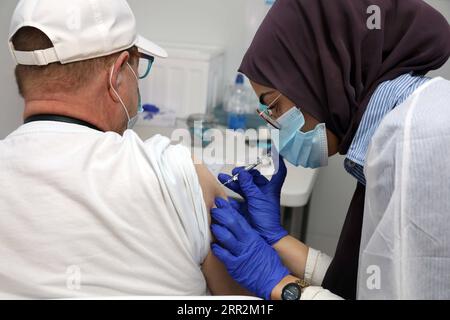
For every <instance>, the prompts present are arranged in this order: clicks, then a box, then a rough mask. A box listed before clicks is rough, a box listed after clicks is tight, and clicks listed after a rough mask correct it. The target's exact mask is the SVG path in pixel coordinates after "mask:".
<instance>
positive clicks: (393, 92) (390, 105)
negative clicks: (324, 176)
mask: <svg viewBox="0 0 450 320" xmlns="http://www.w3.org/2000/svg"><path fill="white" fill-rule="evenodd" d="M428 80H430V78H427V77H424V76H413V75H412V74H405V75H402V76H400V77H398V78H396V79H394V80H391V81H386V82H383V83H382V84H380V85H379V86H378V88H377V90H375V92H374V94H373V95H372V98H371V99H370V102H369V104H368V106H367V110H366V112H365V114H364V116H363V118H362V120H361V124H360V125H359V128H358V131H357V132H356V135H355V138H354V139H353V142H352V144H351V146H350V149H349V151H348V153H347V158H346V159H345V163H344V166H345V170H347V172H348V173H349V174H351V175H352V176H353V177H355V178H356V179H357V180H358V182H360V183H361V184H363V185H366V178H365V176H364V165H365V163H366V155H367V152H368V149H369V144H370V141H371V140H372V137H373V135H374V134H375V132H376V130H377V129H378V127H379V126H380V124H381V122H382V121H383V119H384V117H385V116H386V115H387V114H388V113H389V112H390V111H392V110H393V109H395V107H397V106H399V105H400V104H402V103H403V102H404V101H405V100H406V99H408V97H409V96H410V95H411V94H413V92H414V91H415V90H416V89H417V88H419V87H420V86H422V85H423V84H425V83H426V82H427V81H428Z"/></svg>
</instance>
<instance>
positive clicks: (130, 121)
mask: <svg viewBox="0 0 450 320" xmlns="http://www.w3.org/2000/svg"><path fill="white" fill-rule="evenodd" d="M127 66H128V68H130V70H131V72H132V73H133V76H134V77H135V78H136V81H137V82H138V86H137V88H138V106H137V110H138V111H137V114H136V115H135V116H134V117H132V118H131V117H130V113H129V112H128V109H127V107H126V106H125V103H124V102H123V100H122V98H121V97H120V95H119V93H118V92H117V91H116V89H115V88H114V86H113V85H112V77H113V73H114V66H112V68H111V73H110V75H109V85H110V86H111V89H112V91H113V92H114V94H115V95H116V96H117V99H119V102H120V104H121V105H122V108H123V110H124V111H125V114H126V116H127V121H128V122H127V130H130V129H133V127H134V126H135V125H136V122H137V121H138V119H139V114H140V113H142V112H143V111H144V109H143V107H142V100H141V92H140V90H139V78H138V76H137V75H136V72H134V70H133V68H132V67H131V66H130V64H129V63H128V62H127Z"/></svg>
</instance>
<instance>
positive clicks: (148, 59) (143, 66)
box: [137, 52, 155, 79]
mask: <svg viewBox="0 0 450 320" xmlns="http://www.w3.org/2000/svg"><path fill="white" fill-rule="evenodd" d="M137 57H138V58H139V67H138V77H139V79H144V78H146V77H147V76H148V75H149V74H150V71H151V70H152V66H153V62H154V61H155V57H152V56H150V55H148V54H145V53H142V52H139V53H137Z"/></svg>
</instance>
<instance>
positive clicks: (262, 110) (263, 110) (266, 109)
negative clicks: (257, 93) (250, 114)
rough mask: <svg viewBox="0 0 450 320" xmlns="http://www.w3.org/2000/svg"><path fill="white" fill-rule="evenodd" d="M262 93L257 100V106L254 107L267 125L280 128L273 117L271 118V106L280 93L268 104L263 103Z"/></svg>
mask: <svg viewBox="0 0 450 320" xmlns="http://www.w3.org/2000/svg"><path fill="white" fill-rule="evenodd" d="M263 97H264V95H262V96H261V98H260V101H259V108H258V109H256V112H257V113H258V114H259V116H260V117H261V118H263V119H264V120H265V121H266V122H267V123H268V124H269V125H271V126H272V127H274V128H275V129H278V130H279V129H281V125H280V124H279V123H278V121H276V120H275V119H274V118H272V108H273V106H274V105H275V103H277V101H278V100H280V98H281V94H280V95H279V96H278V97H277V98H276V99H275V100H274V101H273V102H272V103H271V104H270V105H268V106H267V105H266V104H264V101H263V100H264V99H263Z"/></svg>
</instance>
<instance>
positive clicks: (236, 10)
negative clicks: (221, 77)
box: [129, 0, 262, 80]
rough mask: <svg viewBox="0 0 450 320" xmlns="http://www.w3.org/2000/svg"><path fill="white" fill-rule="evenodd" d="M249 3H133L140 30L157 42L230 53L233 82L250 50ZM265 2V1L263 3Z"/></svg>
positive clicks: (228, 70)
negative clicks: (247, 31)
mask: <svg viewBox="0 0 450 320" xmlns="http://www.w3.org/2000/svg"><path fill="white" fill-rule="evenodd" d="M246 1H248V0H190V1H183V0H146V1H142V0H129V3H130V6H131V8H132V9H133V11H134V12H135V14H136V18H137V20H138V29H139V32H141V33H142V34H143V35H144V36H147V37H148V38H149V39H151V40H154V41H155V42H158V41H161V42H175V43H178V42H180V43H188V44H192V43H193V44H206V45H215V46H219V47H222V48H224V49H225V50H226V61H225V66H224V67H225V72H226V79H227V80H229V79H232V78H233V76H235V73H236V70H237V69H238V67H239V64H240V62H241V59H242V56H243V54H244V53H245V50H246V42H247V35H246V32H245V31H246V29H247V28H246V22H245V18H244V17H245V10H244V8H245V2H246ZM261 2H262V0H261Z"/></svg>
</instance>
